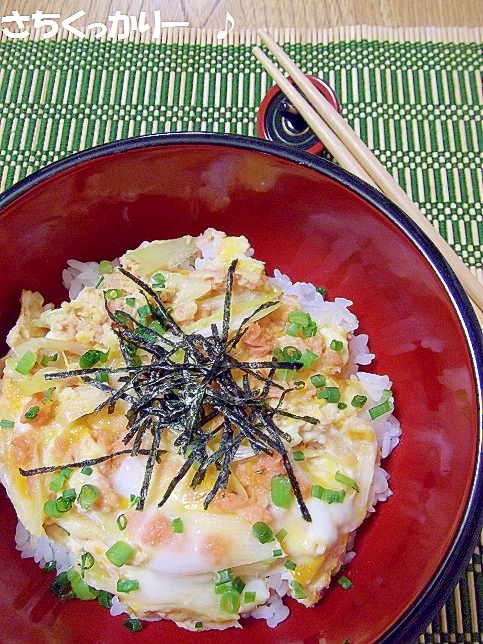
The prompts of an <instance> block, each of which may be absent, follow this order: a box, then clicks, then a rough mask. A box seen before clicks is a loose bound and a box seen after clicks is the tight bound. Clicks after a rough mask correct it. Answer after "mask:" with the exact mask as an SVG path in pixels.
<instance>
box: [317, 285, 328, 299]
mask: <svg viewBox="0 0 483 644" xmlns="http://www.w3.org/2000/svg"><path fill="white" fill-rule="evenodd" d="M315 290H316V291H317V293H320V294H321V295H322V297H323V296H324V295H325V294H326V292H327V289H326V288H325V286H317V287H316V288H315Z"/></svg>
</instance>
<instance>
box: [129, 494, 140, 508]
mask: <svg viewBox="0 0 483 644" xmlns="http://www.w3.org/2000/svg"><path fill="white" fill-rule="evenodd" d="M138 501H139V496H136V495H135V494H131V495H130V496H129V505H131V506H133V505H137V503H138Z"/></svg>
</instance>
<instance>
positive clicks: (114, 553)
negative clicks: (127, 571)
mask: <svg viewBox="0 0 483 644" xmlns="http://www.w3.org/2000/svg"><path fill="white" fill-rule="evenodd" d="M133 554H134V549H133V548H132V547H131V546H130V545H129V544H128V543H126V542H125V541H116V543H115V544H114V545H112V546H111V547H110V548H109V550H107V551H106V557H107V558H108V559H109V561H110V562H111V563H112V564H114V565H115V566H117V567H118V568H120V567H121V566H124V564H126V563H127V562H128V561H129V559H131V557H132V556H133Z"/></svg>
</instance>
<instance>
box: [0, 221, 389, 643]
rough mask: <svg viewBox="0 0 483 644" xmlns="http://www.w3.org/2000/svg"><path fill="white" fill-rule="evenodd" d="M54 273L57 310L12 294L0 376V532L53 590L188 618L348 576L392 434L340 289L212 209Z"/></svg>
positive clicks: (200, 619)
mask: <svg viewBox="0 0 483 644" xmlns="http://www.w3.org/2000/svg"><path fill="white" fill-rule="evenodd" d="M64 283H65V284H66V286H67V287H68V289H69V298H70V299H69V301H66V302H64V303H63V304H62V305H61V306H60V307H58V308H55V307H54V306H53V305H51V304H48V303H47V304H46V303H45V302H44V301H43V298H42V296H41V295H40V294H38V293H33V292H30V291H25V292H24V293H23V294H22V309H21V313H20V317H19V320H18V322H17V324H16V325H15V327H14V328H13V329H12V330H11V331H10V333H9V335H8V339H7V341H8V345H9V347H10V350H9V353H8V355H7V356H6V358H5V360H4V370H3V378H2V381H1V393H0V418H1V422H2V426H3V429H2V432H1V434H0V476H1V480H2V483H3V485H4V486H5V488H6V490H7V493H8V495H9V497H10V499H11V500H12V503H13V505H14V507H15V509H16V512H17V515H18V518H19V525H18V528H17V535H16V539H17V547H18V549H19V550H20V551H21V552H22V556H25V557H35V559H36V561H37V562H38V563H39V564H40V565H41V566H42V567H44V566H48V567H53V566H54V562H55V566H56V571H57V574H58V577H57V580H56V581H57V584H56V586H55V587H56V590H57V591H58V593H59V596H66V595H72V596H75V597H78V598H80V599H86V600H87V599H99V600H102V601H103V602H104V603H105V605H106V606H108V607H109V608H110V610H111V612H112V613H113V614H118V613H127V615H129V616H130V619H132V620H136V619H141V620H144V619H148V620H157V619H170V620H172V621H174V622H176V624H178V625H179V626H181V627H183V628H186V629H189V630H193V631H199V630H208V629H224V628H228V627H239V626H241V625H242V624H243V618H248V617H251V618H259V619H264V620H266V621H267V624H268V625H269V626H271V627H275V626H276V625H277V624H278V623H280V621H283V620H284V619H285V618H286V617H287V616H288V613H289V609H288V607H287V606H286V605H284V603H283V598H284V597H292V598H293V599H294V600H295V601H297V602H299V603H301V604H303V605H305V606H307V607H310V606H313V605H315V604H316V603H317V602H318V601H319V600H320V599H321V597H322V596H323V594H324V593H325V592H326V590H327V589H328V588H329V586H330V584H331V581H332V580H333V579H334V578H337V577H338V579H339V581H340V582H341V583H343V584H346V585H347V586H349V585H350V580H349V579H348V578H347V577H345V576H342V577H341V573H343V571H344V566H346V565H347V564H348V563H349V562H350V561H351V559H352V558H353V557H354V556H355V552H354V550H353V545H354V537H355V531H356V530H357V529H358V528H359V526H360V525H361V524H362V523H363V521H364V520H365V519H366V518H367V516H368V515H370V514H372V513H373V512H374V510H375V508H376V505H377V503H378V502H379V501H385V500H387V499H388V497H389V496H390V495H391V490H390V487H389V480H388V479H389V476H388V474H387V472H386V471H385V470H384V469H383V467H382V460H383V459H384V458H386V457H387V456H388V455H389V454H390V453H391V451H392V450H393V449H394V447H396V445H397V444H398V441H399V436H400V433H401V429H400V426H399V423H398V421H397V420H396V418H395V416H394V413H393V412H394V399H393V395H392V392H391V381H390V378H389V377H388V376H387V375H378V374H373V373H370V372H369V371H368V370H367V369H368V365H370V363H371V361H372V359H373V357H374V356H373V355H372V354H371V353H370V351H369V348H368V337H367V336H366V335H364V334H357V328H358V320H357V318H356V316H355V315H354V314H353V313H352V312H351V311H350V305H351V302H350V301H348V300H345V299H343V297H339V296H338V297H335V299H334V300H328V299H326V298H325V296H324V294H323V289H322V288H321V286H322V285H313V284H308V283H300V282H298V283H295V284H294V283H292V282H291V280H290V277H289V276H287V275H283V274H281V273H280V272H279V271H277V270H275V271H274V274H273V276H267V275H266V273H265V266H264V264H263V263H262V262H260V261H258V260H257V259H256V258H254V257H253V251H252V249H251V247H250V245H249V242H248V240H247V239H246V238H244V237H231V236H228V235H226V234H225V233H223V232H220V231H217V230H214V229H208V230H206V232H205V233H203V234H202V235H200V236H199V237H190V236H184V237H181V238H177V239H171V240H162V241H161V240H160V241H151V242H145V243H143V244H141V245H140V246H139V247H137V248H136V249H133V250H130V251H127V252H126V253H125V254H124V255H123V256H122V257H120V259H119V260H115V261H108V260H106V261H104V262H101V263H87V264H86V263H79V262H76V261H75V260H73V261H71V262H69V267H68V268H67V269H66V271H65V273H64ZM338 295H339V294H338ZM340 295H343V294H340ZM360 367H363V368H364V370H360ZM375 520H376V521H377V518H375Z"/></svg>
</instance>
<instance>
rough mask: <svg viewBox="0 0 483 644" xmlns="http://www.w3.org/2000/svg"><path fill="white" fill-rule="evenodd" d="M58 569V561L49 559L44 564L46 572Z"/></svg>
mask: <svg viewBox="0 0 483 644" xmlns="http://www.w3.org/2000/svg"><path fill="white" fill-rule="evenodd" d="M54 570H57V563H56V562H55V561H47V563H46V564H45V566H44V572H54Z"/></svg>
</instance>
